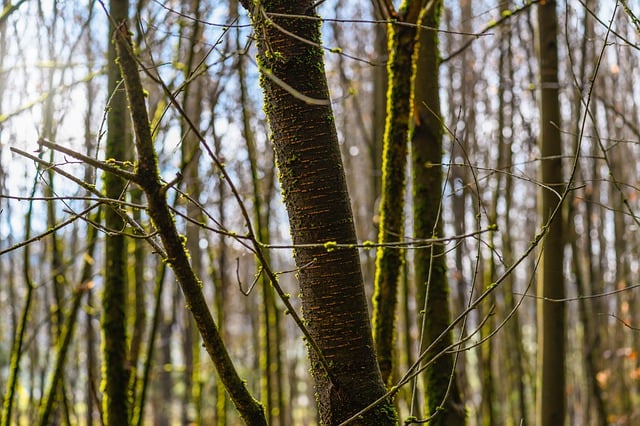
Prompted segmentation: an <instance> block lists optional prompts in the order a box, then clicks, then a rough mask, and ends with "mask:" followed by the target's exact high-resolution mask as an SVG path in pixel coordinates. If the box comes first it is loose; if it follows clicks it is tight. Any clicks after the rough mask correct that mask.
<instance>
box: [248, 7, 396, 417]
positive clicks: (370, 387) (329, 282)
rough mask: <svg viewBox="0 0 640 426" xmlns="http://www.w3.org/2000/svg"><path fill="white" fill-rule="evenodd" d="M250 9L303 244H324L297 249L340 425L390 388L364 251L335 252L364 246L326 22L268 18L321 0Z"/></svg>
mask: <svg viewBox="0 0 640 426" xmlns="http://www.w3.org/2000/svg"><path fill="white" fill-rule="evenodd" d="M243 4H244V6H245V7H247V8H248V9H249V10H250V11H251V12H252V21H253V26H254V28H255V32H256V36H257V38H258V61H259V66H260V72H261V83H262V88H263V91H264V104H265V111H266V114H267V118H268V119H269V124H270V127H271V131H272V141H273V144H274V148H275V153H276V161H277V164H278V168H279V171H280V184H281V187H282V193H283V197H284V202H285V205H286V207H287V212H288V214H289V221H290V227H291V235H292V238H293V242H294V244H296V245H300V244H319V246H318V247H298V248H296V250H295V260H296V264H297V265H298V267H299V268H300V270H299V282H300V288H301V292H302V309H303V314H304V319H305V324H306V326H307V328H308V331H309V334H310V336H311V337H312V338H313V340H314V342H315V344H317V346H318V348H319V349H320V351H321V353H322V357H324V359H325V360H326V362H327V365H324V366H323V365H322V361H321V358H322V357H320V356H319V354H318V353H316V351H315V350H314V349H313V348H312V347H311V346H310V347H309V357H310V359H311V373H312V376H313V378H314V383H315V390H316V399H317V403H318V406H319V412H320V420H321V423H323V424H327V425H329V424H337V423H339V422H341V421H344V420H346V419H347V418H349V417H350V416H352V415H354V414H356V413H357V412H358V411H359V410H361V409H363V408H365V407H367V406H368V405H369V404H371V403H372V402H374V401H375V400H376V399H378V398H380V397H382V396H383V395H384V393H385V387H384V383H383V382H382V378H381V376H380V370H379V369H378V364H377V361H376V357H375V353H374V351H373V341H372V337H371V326H370V323H369V316H368V312H367V302H366V297H365V293H364V285H363V281H362V272H361V270H360V261H359V256H358V251H357V249H356V248H355V247H349V248H341V247H339V248H336V249H334V250H332V249H331V248H330V245H331V244H333V243H338V244H347V245H350V244H354V243H355V242H356V236H355V228H354V225H353V216H352V212H351V206H350V203H349V195H348V193H347V187H346V180H345V175H344V171H343V168H342V160H341V157H340V150H339V146H338V140H337V134H336V128H335V124H334V117H333V112H332V110H331V106H330V104H329V92H328V88H327V82H326V76H325V72H324V62H323V58H322V50H321V49H320V48H319V47H318V46H317V45H316V43H320V31H319V25H318V21H317V20H313V19H295V18H284V17H273V16H272V18H267V17H268V16H269V15H267V14H268V13H282V14H292V15H307V16H314V13H313V12H314V11H313V7H312V5H313V1H309V0H304V1H291V0H288V1H285V0H276V1H264V2H262V3H261V8H254V7H251V6H250V5H249V4H248V2H246V1H245V2H243ZM267 20H269V21H268V22H267ZM283 29H286V31H287V32H289V33H292V34H295V36H296V37H293V36H291V35H290V34H288V33H285V32H284V31H283ZM298 37H299V38H300V39H298ZM302 39H304V40H308V41H310V43H305V42H303V41H301V40H302ZM312 44H313V45H312ZM323 243H331V244H326V247H323V246H322V244H323ZM324 367H327V368H328V371H325V369H324ZM358 422H359V423H360V424H376V425H385V424H395V422H396V416H395V412H394V410H393V407H392V405H391V403H390V402H389V401H385V402H383V403H381V404H379V405H378V406H376V407H375V408H373V409H372V410H370V411H369V412H368V413H367V414H365V415H364V416H363V417H362V418H361V419H359V420H358Z"/></svg>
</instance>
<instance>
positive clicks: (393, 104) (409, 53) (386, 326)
mask: <svg viewBox="0 0 640 426" xmlns="http://www.w3.org/2000/svg"><path fill="white" fill-rule="evenodd" d="M424 3H425V2H424V1H421V0H413V1H412V0H405V1H404V2H403V4H402V6H401V8H400V11H399V12H397V13H396V12H395V11H387V14H393V15H397V18H398V20H399V21H400V22H401V23H400V24H392V25H389V28H388V38H389V64H388V66H387V71H388V85H389V86H388V92H387V118H386V125H385V133H384V142H383V147H382V195H381V200H380V228H379V231H378V243H380V244H389V243H393V242H397V241H401V240H402V238H403V236H404V197H405V185H406V169H407V153H408V143H409V121H410V120H411V112H412V108H413V105H412V99H413V81H414V71H415V67H414V56H415V50H416V46H417V34H418V27H417V26H416V24H419V23H420V15H421V11H422V8H423V6H424ZM403 24H405V25H403ZM402 259H403V252H402V250H401V249H399V248H397V247H393V246H382V247H379V248H378V251H377V254H376V273H375V281H374V295H373V337H374V341H375V344H376V352H377V355H378V362H379V364H380V371H381V373H382V378H383V380H384V381H385V382H387V383H388V382H389V380H390V377H391V372H392V370H393V348H394V333H395V323H396V321H395V319H396V307H397V304H398V282H399V279H400V275H401V266H402Z"/></svg>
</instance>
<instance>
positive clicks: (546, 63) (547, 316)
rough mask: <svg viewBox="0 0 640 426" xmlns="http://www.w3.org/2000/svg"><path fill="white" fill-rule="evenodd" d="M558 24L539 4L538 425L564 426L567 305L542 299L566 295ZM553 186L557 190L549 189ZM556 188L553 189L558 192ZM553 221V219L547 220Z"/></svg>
mask: <svg viewBox="0 0 640 426" xmlns="http://www.w3.org/2000/svg"><path fill="white" fill-rule="evenodd" d="M557 31H558V22H557V15H556V2H555V1H551V0H549V1H547V2H545V3H540V5H539V6H538V42H539V56H540V84H541V112H540V113H541V117H540V126H541V129H540V151H541V155H542V160H541V165H542V184H543V185H545V187H544V188H542V189H541V203H540V206H539V207H540V210H539V211H540V219H541V220H542V223H543V224H544V226H545V227H548V231H547V234H546V235H545V237H544V241H543V248H542V250H543V252H542V262H541V268H540V270H539V273H538V274H539V275H538V296H539V297H540V299H538V386H537V401H536V402H537V406H536V408H537V416H536V424H538V425H540V426H542V425H562V424H564V420H565V411H566V408H565V407H566V403H565V364H564V362H565V306H564V304H563V303H562V302H552V301H549V300H546V299H543V298H549V299H563V298H564V297H565V289H564V277H563V264H564V255H563V252H564V236H563V223H562V214H561V211H558V213H557V214H556V215H555V216H552V214H553V212H554V210H555V209H556V208H557V206H558V196H557V193H561V191H562V189H563V177H562V157H561V155H562V138H561V135H560V127H561V125H560V103H559V100H558V43H557ZM551 189H553V191H552V190H551ZM554 191H555V192H554ZM549 221H551V222H550V223H549Z"/></svg>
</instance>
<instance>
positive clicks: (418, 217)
mask: <svg viewBox="0 0 640 426" xmlns="http://www.w3.org/2000/svg"><path fill="white" fill-rule="evenodd" d="M441 10H442V2H441V1H437V2H436V4H435V5H433V6H431V7H430V8H429V9H428V10H427V11H426V12H425V14H424V17H423V19H422V24H423V25H425V26H426V27H428V28H438V24H439V20H440V13H441ZM419 40H420V46H419V50H418V58H417V64H416V65H417V71H416V81H415V99H414V105H415V112H414V119H415V129H414V134H413V138H412V141H411V143H412V144H411V148H412V161H413V196H414V212H413V215H414V216H413V218H414V236H415V238H416V239H421V238H430V237H442V220H441V217H440V215H441V209H442V167H441V166H440V164H441V163H442V127H443V126H442V122H441V120H442V118H441V115H440V96H439V83H438V33H437V31H435V30H425V29H422V30H420V39H419ZM415 277H416V283H417V287H418V288H417V292H416V294H417V299H418V300H417V304H418V309H424V315H425V317H424V321H423V327H424V328H423V331H422V332H423V337H422V341H421V345H420V351H421V352H422V351H424V350H425V349H426V348H427V347H429V346H430V345H432V344H433V346H432V348H431V351H432V353H433V354H434V355H436V354H438V355H439V357H438V359H437V360H435V362H434V363H432V364H431V365H430V366H429V367H428V368H427V369H426V370H425V386H426V389H425V392H426V400H427V401H426V402H427V404H426V413H427V416H429V415H433V414H436V413H437V415H436V416H435V417H434V418H433V419H432V421H431V423H430V424H432V425H463V424H464V423H465V413H464V407H463V405H462V402H461V400H460V394H459V392H458V386H457V381H456V375H455V371H454V370H455V369H454V365H455V363H454V355H452V354H450V353H442V352H443V351H444V350H445V348H446V347H448V346H449V345H451V343H452V335H451V333H447V334H446V335H445V336H444V338H441V339H439V340H438V338H439V336H440V335H441V334H442V332H443V331H444V330H445V329H446V328H447V327H448V326H449V324H450V322H451V319H450V311H449V284H448V281H447V275H446V258H445V253H444V247H443V246H442V245H439V244H435V245H433V246H431V247H430V248H425V249H420V250H416V252H415ZM430 358H432V356H429V357H428V358H427V359H430Z"/></svg>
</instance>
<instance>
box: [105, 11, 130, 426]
mask: <svg viewBox="0 0 640 426" xmlns="http://www.w3.org/2000/svg"><path fill="white" fill-rule="evenodd" d="M128 9H129V1H128V0H111V2H110V3H109V13H110V14H111V19H112V20H113V22H122V21H125V20H126V19H127V15H128ZM114 31H115V27H114V25H113V24H110V25H109V51H108V67H109V68H108V94H109V96H110V103H109V108H108V114H107V128H108V132H107V142H106V147H105V156H106V159H107V160H110V159H114V160H117V161H124V160H126V159H128V158H127V155H128V152H127V151H128V149H127V148H128V147H129V146H130V145H131V144H130V142H129V132H128V130H127V129H128V128H129V127H130V126H129V116H128V111H127V98H126V94H125V91H124V87H123V86H122V85H121V82H120V80H121V78H122V77H121V74H120V69H119V68H118V64H117V63H116V57H117V53H116V50H115V45H114V43H112V36H113V34H114ZM125 185H126V182H125V181H124V180H123V179H122V178H120V177H118V176H115V175H113V174H110V173H107V174H105V177H104V186H105V195H106V197H108V198H110V199H113V200H119V199H121V198H122V196H123V191H124V188H125ZM117 208H118V207H115V206H110V207H107V208H106V209H105V213H104V217H105V226H106V227H107V229H109V230H110V231H113V232H112V233H109V234H107V235H106V236H105V249H104V250H105V277H104V291H103V294H102V318H101V327H102V353H103V362H104V367H103V379H102V391H103V399H102V405H103V410H104V421H105V424H106V425H107V426H111V425H114V426H115V425H119V426H122V425H127V424H129V408H130V407H129V406H130V401H129V392H128V390H129V374H128V371H127V333H126V306H127V292H126V286H127V267H126V257H125V256H126V253H127V247H126V240H125V237H124V236H123V235H122V234H120V233H119V232H120V231H122V230H123V228H124V221H123V220H122V218H121V217H120V215H119V214H118V212H117V211H116V209H117Z"/></svg>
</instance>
